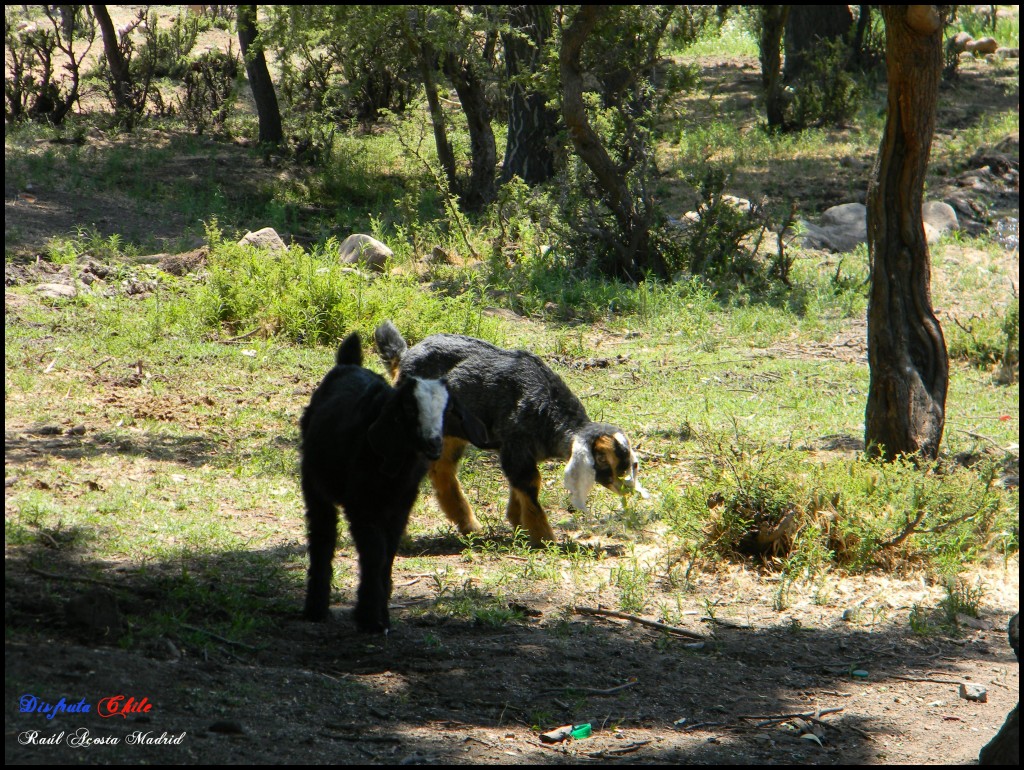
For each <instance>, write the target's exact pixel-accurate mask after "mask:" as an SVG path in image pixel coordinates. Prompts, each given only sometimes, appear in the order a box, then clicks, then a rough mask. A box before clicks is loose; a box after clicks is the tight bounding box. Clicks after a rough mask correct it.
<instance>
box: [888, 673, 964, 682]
mask: <svg viewBox="0 0 1024 770" xmlns="http://www.w3.org/2000/svg"><path fill="white" fill-rule="evenodd" d="M889 676H890V677H891V678H892V679H899V680H901V681H903V682H928V683H929V684H960V683H961V682H960V681H959V680H953V679H920V678H917V677H912V676H898V675H897V674H889Z"/></svg>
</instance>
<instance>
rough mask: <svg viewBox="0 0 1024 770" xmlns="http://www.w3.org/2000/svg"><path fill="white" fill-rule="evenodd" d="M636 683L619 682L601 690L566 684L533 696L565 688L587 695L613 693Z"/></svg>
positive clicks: (560, 690) (537, 696)
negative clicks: (614, 685)
mask: <svg viewBox="0 0 1024 770" xmlns="http://www.w3.org/2000/svg"><path fill="white" fill-rule="evenodd" d="M637 684H639V682H626V683H625V684H620V685H617V686H616V687H609V688H608V689H607V690H601V689H598V688H597V687H580V686H578V685H574V684H567V685H565V686H564V687H554V688H551V689H549V690H542V691H541V692H539V693H537V694H536V695H535V696H534V697H536V698H540V697H543V696H545V695H550V694H551V693H555V692H564V691H565V690H572V691H573V692H582V693H586V694H588V695H614V694H615V693H617V692H619V691H620V690H625V689H626V688H627V687H634V686H636V685H637Z"/></svg>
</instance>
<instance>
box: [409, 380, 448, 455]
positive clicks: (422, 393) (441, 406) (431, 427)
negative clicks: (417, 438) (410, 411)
mask: <svg viewBox="0 0 1024 770" xmlns="http://www.w3.org/2000/svg"><path fill="white" fill-rule="evenodd" d="M416 403H417V405H418V406H419V411H420V435H421V436H422V437H423V438H424V439H426V440H428V441H430V440H438V441H439V440H440V439H441V434H442V432H443V431H444V410H445V407H446V406H448V389H447V388H446V387H445V386H444V384H443V383H442V382H439V381H438V380H420V379H417V380H416Z"/></svg>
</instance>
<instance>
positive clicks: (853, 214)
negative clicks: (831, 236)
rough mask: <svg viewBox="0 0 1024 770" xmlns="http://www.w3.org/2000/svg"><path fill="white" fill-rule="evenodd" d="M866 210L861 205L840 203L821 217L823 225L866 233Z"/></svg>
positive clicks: (865, 207)
mask: <svg viewBox="0 0 1024 770" xmlns="http://www.w3.org/2000/svg"><path fill="white" fill-rule="evenodd" d="M867 217H868V209H867V206H865V205H864V204H863V203H841V204H839V205H838V206H833V207H832V208H830V209H827V210H826V211H825V213H824V214H822V215H821V223H822V224H823V225H831V226H839V227H850V228H863V229H864V232H865V234H866V233H867V221H868V220H867Z"/></svg>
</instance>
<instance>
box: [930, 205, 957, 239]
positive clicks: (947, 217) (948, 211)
mask: <svg viewBox="0 0 1024 770" xmlns="http://www.w3.org/2000/svg"><path fill="white" fill-rule="evenodd" d="M921 216H922V217H923V218H924V221H925V223H926V224H929V225H931V226H932V227H934V228H935V229H936V230H938V231H939V234H940V235H942V234H944V233H948V232H949V231H950V230H959V229H960V221H959V220H958V219H957V216H956V209H954V208H953V207H952V206H950V205H949V204H948V203H945V202H944V201H925V203H924V205H922V206H921Z"/></svg>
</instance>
